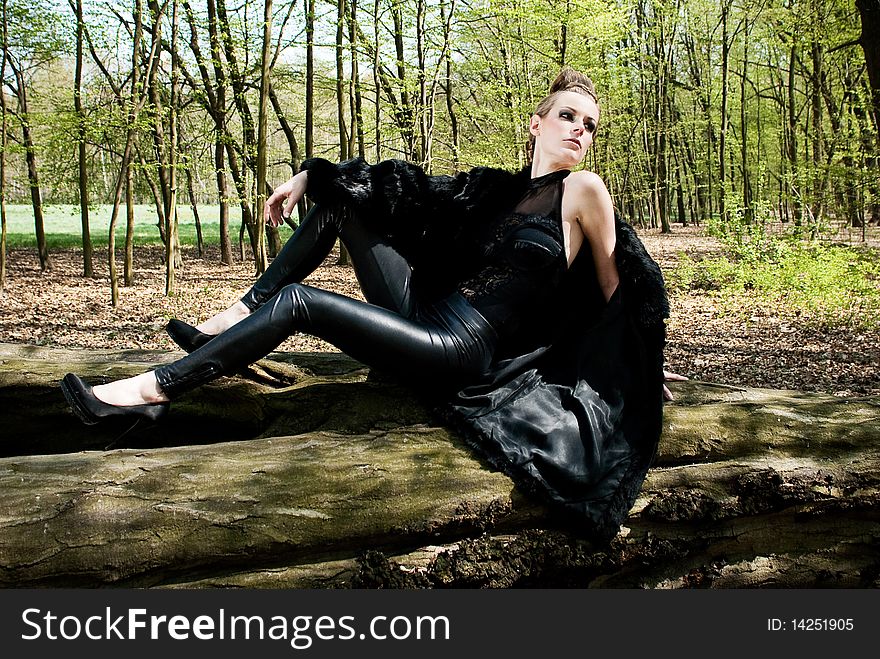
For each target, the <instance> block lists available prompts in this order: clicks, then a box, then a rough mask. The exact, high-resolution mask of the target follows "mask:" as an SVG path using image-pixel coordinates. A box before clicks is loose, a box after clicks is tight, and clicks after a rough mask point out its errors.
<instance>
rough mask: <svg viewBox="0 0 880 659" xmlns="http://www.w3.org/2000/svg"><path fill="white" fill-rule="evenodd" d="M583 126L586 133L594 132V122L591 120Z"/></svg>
mask: <svg viewBox="0 0 880 659" xmlns="http://www.w3.org/2000/svg"><path fill="white" fill-rule="evenodd" d="M584 128H586V129H587V132H588V133H595V132H596V124H594V123H593V122H592V121H591V122H589V123H588V124H587V125H586V126H584Z"/></svg>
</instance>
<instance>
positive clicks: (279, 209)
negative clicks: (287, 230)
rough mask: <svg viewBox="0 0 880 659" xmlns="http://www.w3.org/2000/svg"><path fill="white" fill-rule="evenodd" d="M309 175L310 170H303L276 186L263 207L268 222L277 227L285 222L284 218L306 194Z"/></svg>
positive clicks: (265, 219)
mask: <svg viewBox="0 0 880 659" xmlns="http://www.w3.org/2000/svg"><path fill="white" fill-rule="evenodd" d="M308 176H309V173H308V171H306V170H303V171H301V172H300V173H299V174H296V175H295V176H291V177H290V178H289V179H288V180H287V181H286V182H284V183H282V184H281V185H279V186H278V187H277V188H275V191H274V192H273V193H272V195H271V196H270V197H269V198H268V199H266V205H265V206H264V207H263V220H264V221H265V222H266V224H268V225H269V226H272V227H276V228H277V227H280V226H281V225H282V224H284V218H285V217H290V213H291V211H292V210H293V207H294V206H296V205H297V203H298V202H299V200H300V199H302V196H303V195H304V194H305V192H306V182H307V181H308ZM285 202H286V203H285Z"/></svg>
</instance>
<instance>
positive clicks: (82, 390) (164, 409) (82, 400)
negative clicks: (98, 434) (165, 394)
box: [61, 373, 171, 427]
mask: <svg viewBox="0 0 880 659" xmlns="http://www.w3.org/2000/svg"><path fill="white" fill-rule="evenodd" d="M61 391H62V392H64V397H65V398H66V399H67V402H68V404H69V405H70V409H71V410H73V413H74V414H76V416H77V417H79V420H80V421H82V422H83V423H85V424H86V425H88V426H94V425H95V424H98V423H101V422H102V421H106V420H108V419H112V418H115V417H116V418H128V419H134V420H135V422H139V421H148V422H150V423H151V424H153V423H156V422H158V421H160V420H161V419H163V418H164V417H165V415H166V414H168V409H169V408H170V407H171V404H170V403H155V404H152V405H110V404H109V403H105V402H103V401H101V400H99V399H98V398H97V397H96V396H95V394H94V393H93V392H92V388H91V387H90V386H89V385H87V384H86V383H85V382H83V381H82V380H81V379H79V378H78V377H77V376H75V375H74V374H73V373H68V374H67V375H65V376H64V379H63V380H62V381H61ZM132 427H134V426H132Z"/></svg>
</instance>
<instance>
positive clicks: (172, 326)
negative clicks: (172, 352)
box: [165, 318, 216, 352]
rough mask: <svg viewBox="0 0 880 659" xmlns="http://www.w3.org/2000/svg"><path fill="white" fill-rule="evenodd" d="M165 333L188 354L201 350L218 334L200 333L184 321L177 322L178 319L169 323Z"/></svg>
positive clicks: (173, 319)
mask: <svg viewBox="0 0 880 659" xmlns="http://www.w3.org/2000/svg"><path fill="white" fill-rule="evenodd" d="M165 331H166V332H168V336H170V337H171V340H172V341H174V342H175V343H176V344H177V345H179V346H180V347H181V348H183V349H184V350H185V351H186V352H192V351H193V350H195V349H196V348H201V347H202V346H203V345H205V344H206V343H207V342H208V341H210V340H211V339H213V338H214V337H215V336H216V334H205V333H204V332H200V331H199V330H197V329H196V328H195V327H193V326H192V325H187V324H186V323H185V322H183V321H182V320H177V318H172V319H171V320H169V321H168V326H167V327H166V328H165Z"/></svg>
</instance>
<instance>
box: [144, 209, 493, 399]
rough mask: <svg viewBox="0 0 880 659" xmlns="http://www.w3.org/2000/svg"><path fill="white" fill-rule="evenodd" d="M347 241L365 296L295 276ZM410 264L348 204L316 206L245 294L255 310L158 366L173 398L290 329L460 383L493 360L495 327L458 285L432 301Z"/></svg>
mask: <svg viewBox="0 0 880 659" xmlns="http://www.w3.org/2000/svg"><path fill="white" fill-rule="evenodd" d="M337 237H339V238H340V239H341V240H342V242H343V244H345V246H346V248H347V249H348V252H349V255H350V256H351V260H352V264H353V266H354V270H355V274H356V275H357V278H358V282H359V283H360V285H361V290H362V291H363V294H364V297H365V298H366V299H367V302H361V301H360V300H355V299H353V298H349V297H345V296H344V295H338V294H336V293H331V292H329V291H325V290H322V289H319V288H314V287H312V286H306V285H304V284H301V283H299V282H300V281H302V279H304V278H305V277H306V276H308V275H309V274H310V273H311V272H312V271H314V270H315V268H317V267H318V266H319V265H320V264H321V262H322V261H323V260H324V259H325V258H326V257H327V255H328V254H329V253H330V250H331V249H332V247H333V244H334V243H335V241H336V239H337ZM411 284H412V268H411V267H410V265H409V263H408V262H407V261H406V259H404V258H403V257H402V256H401V255H400V254H399V253H398V252H397V251H396V250H394V249H393V248H392V247H391V246H390V245H389V244H388V243H387V242H386V241H385V240H384V239H382V238H381V237H380V236H378V235H377V234H375V233H374V232H371V231H370V230H369V229H368V228H367V227H365V226H364V224H363V222H361V221H359V219H358V218H357V216H355V215H353V214H352V213H351V212H349V211H347V210H344V209H340V210H337V209H329V208H319V207H317V206H316V207H314V208H313V209H312V210H311V211H310V212H309V213H308V214H307V215H306V217H305V219H304V220H303V222H302V224H301V225H300V227H299V228H298V229H297V230H296V232H295V233H294V234H293V236H291V238H290V239H289V240H288V241H287V244H286V245H285V246H284V248H283V249H282V250H281V252H280V253H279V254H278V256H277V257H276V258H275V259H274V261H273V262H272V264H271V265H270V266H269V267H268V268H267V269H266V272H265V273H264V274H263V275H262V276H261V277H260V278H259V279H258V280H257V282H256V283H255V284H254V286H253V287H252V288H251V290H250V291H248V292H247V294H245V296H244V297H243V298H242V302H243V303H244V304H245V306H247V307H248V308H249V309H251V310H252V313H251V315H250V316H248V317H247V318H245V319H244V320H242V321H241V322H239V323H237V324H235V325H233V326H232V327H231V328H229V329H228V330H226V331H225V332H223V333H222V334H220V335H218V336H217V337H216V338H214V339H212V340H211V341H209V342H208V343H207V344H205V345H204V346H202V347H201V348H199V349H198V350H195V351H193V352H192V353H191V354H189V355H188V356H186V357H184V358H182V359H180V360H178V361H175V362H173V363H171V364H167V365H164V366H161V367H160V368H158V369H156V371H155V374H156V379H157V380H158V382H159V385H160V386H161V387H162V390H163V391H164V392H165V394H166V395H167V396H168V397H169V398H175V397H176V396H179V395H180V394H182V393H184V392H186V391H189V390H191V389H194V388H195V387H198V386H200V385H202V384H204V383H206V382H209V381H211V380H213V379H215V378H217V377H220V376H222V375H227V374H229V373H232V372H235V371H236V370H237V369H240V368H242V367H244V366H247V365H248V364H251V363H252V362H254V361H256V360H257V359H260V358H261V357H264V356H265V355H267V354H268V353H269V352H271V351H272V350H274V349H275V348H276V347H277V346H278V345H279V344H280V343H281V342H282V341H283V340H284V339H286V338H287V337H288V336H290V335H291V334H293V333H294V332H306V333H308V334H312V335H314V336H317V337H319V338H321V339H324V340H325V341H329V342H330V343H332V344H333V345H335V346H336V347H337V348H339V349H340V350H342V351H343V352H345V353H347V354H348V355H350V356H352V357H354V358H355V359H357V360H359V361H362V362H364V363H365V364H367V365H368V366H371V367H375V368H380V369H382V370H385V371H389V372H392V373H395V374H397V375H399V376H401V377H403V378H405V379H408V380H416V381H418V380H422V381H424V382H426V383H428V382H429V383H431V384H432V385H437V384H441V385H442V384H464V383H466V382H467V381H468V380H470V379H473V378H474V377H476V376H479V375H480V374H481V373H483V372H485V371H486V369H487V368H488V366H489V364H490V362H491V360H492V355H493V352H494V349H495V343H496V340H497V337H496V334H495V331H494V330H493V329H492V326H491V325H490V324H489V323H488V322H487V321H486V320H485V319H484V318H483V317H482V316H481V315H480V314H479V313H478V312H477V311H476V310H475V309H474V308H473V307H472V306H470V304H469V303H468V302H467V300H465V299H464V298H463V297H462V296H461V295H459V294H453V295H452V296H450V297H448V298H446V299H444V300H440V301H433V302H427V301H425V300H421V299H419V296H418V295H417V294H416V292H415V291H413V289H412V285H411Z"/></svg>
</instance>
